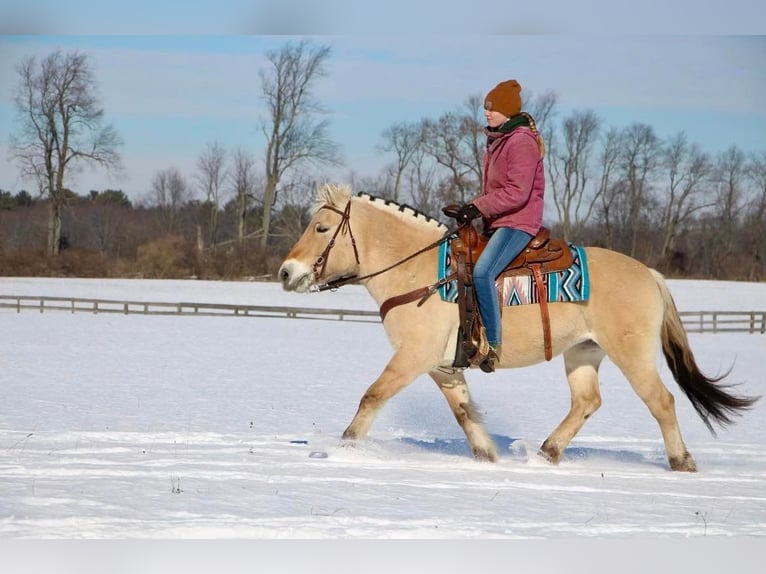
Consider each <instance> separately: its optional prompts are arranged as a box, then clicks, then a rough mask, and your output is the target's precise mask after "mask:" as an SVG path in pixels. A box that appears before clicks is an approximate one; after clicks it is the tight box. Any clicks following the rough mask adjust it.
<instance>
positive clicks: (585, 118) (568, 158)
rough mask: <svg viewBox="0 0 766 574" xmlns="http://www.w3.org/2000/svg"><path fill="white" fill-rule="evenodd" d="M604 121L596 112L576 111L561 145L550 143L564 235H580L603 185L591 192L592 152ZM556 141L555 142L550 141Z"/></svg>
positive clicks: (555, 198)
mask: <svg viewBox="0 0 766 574" xmlns="http://www.w3.org/2000/svg"><path fill="white" fill-rule="evenodd" d="M600 124H601V121H600V120H599V118H598V116H596V114H595V112H593V111H591V110H587V111H584V112H579V111H575V112H574V113H572V115H570V116H569V117H567V118H566V119H564V122H563V125H562V132H563V134H562V140H563V142H562V145H561V146H560V148H561V149H556V148H557V147H558V146H554V145H551V146H549V151H548V154H547V156H546V163H547V165H548V174H549V180H550V188H551V192H552V195H553V202H554V204H555V205H556V212H557V213H558V216H559V222H560V223H561V227H562V234H563V235H564V237H565V238H567V239H569V240H571V241H574V240H579V239H580V234H581V231H582V227H583V226H584V224H585V222H586V221H588V220H589V219H590V216H591V214H592V213H593V210H594V209H595V207H596V205H597V204H596V201H597V200H598V195H599V193H600V191H601V190H600V189H599V188H596V190H595V192H594V193H593V194H590V195H589V194H588V190H589V183H590V170H591V167H592V166H591V152H592V150H593V146H594V145H595V143H596V139H597V138H598V132H599V128H600ZM551 143H553V142H551Z"/></svg>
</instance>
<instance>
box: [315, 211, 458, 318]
mask: <svg viewBox="0 0 766 574" xmlns="http://www.w3.org/2000/svg"><path fill="white" fill-rule="evenodd" d="M319 209H329V210H330V211H334V212H335V213H337V214H338V215H340V217H341V222H340V224H339V225H338V227H336V228H335V233H333V236H332V237H331V238H330V241H329V243H328V244H327V247H325V248H324V251H322V253H321V254H320V255H319V257H318V258H317V260H316V261H315V262H314V265H313V267H312V270H313V272H314V277H315V278H316V279H319V278H320V277H322V275H324V272H325V269H326V267H327V259H328V258H329V257H330V251H332V248H333V247H334V246H335V239H336V238H337V237H338V235H339V234H341V233H342V234H343V235H346V233H348V235H349V237H350V238H351V245H352V246H353V248H354V257H355V259H356V263H357V265H358V264H359V250H358V249H357V246H356V240H355V239H354V234H353V232H352V231H351V220H350V218H351V199H349V200H348V203H346V207H345V209H343V210H340V209H338V208H336V207H333V206H331V205H323V206H321V207H320V208H319ZM461 227H463V226H462V225H461V226H458V227H457V228H455V229H450V230H448V231H447V232H446V233H445V234H444V236H443V237H442V238H440V239H439V240H437V241H434V242H433V243H429V244H428V245H426V246H425V247H423V248H422V249H418V250H417V251H415V252H414V253H411V254H410V255H408V256H407V257H404V258H403V259H400V260H399V261H396V262H395V263H392V264H391V265H389V266H387V267H384V268H383V269H379V270H378V271H375V272H373V273H368V274H367V275H362V276H359V275H346V276H343V277H338V278H337V279H333V280H331V281H325V282H324V283H315V284H314V285H312V286H311V287H309V291H312V292H319V291H327V290H331V289H338V288H339V287H342V286H343V285H349V284H351V283H358V282H360V281H364V280H365V279H371V278H373V277H377V276H378V275H382V274H383V273H385V272H387V271H390V270H391V269H393V268H395V267H398V266H399V265H402V264H403V263H406V262H407V261H409V260H410V259H413V258H414V257H417V256H418V255H421V254H422V253H425V252H426V251H430V250H431V249H434V248H436V247H438V246H439V245H441V244H442V243H444V242H445V241H448V240H449V239H450V237H451V236H452V235H454V234H455V233H456V232H457V230H458V229H460V228H461ZM317 270H319V272H318V273H317ZM454 275H455V274H453V275H452V276H449V277H445V278H443V279H441V280H439V281H437V282H436V283H434V284H432V285H427V286H425V287H420V288H418V289H415V290H413V291H410V292H408V293H404V294H402V295H397V296H395V297H391V298H390V299H388V300H386V301H384V302H383V305H381V307H380V315H381V319H384V318H385V316H386V313H388V311H389V310H390V309H391V308H392V307H396V306H397V305H402V304H404V303H409V302H410V301H414V300H415V299H421V302H420V303H419V304H418V305H420V304H422V303H423V301H425V299H427V298H428V297H429V296H430V295H431V294H432V293H434V292H435V291H436V290H437V289H438V288H439V287H441V286H442V285H446V284H447V283H449V282H450V281H451V280H452V279H454V278H455V277H454Z"/></svg>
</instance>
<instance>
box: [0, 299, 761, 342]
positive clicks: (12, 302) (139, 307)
mask: <svg viewBox="0 0 766 574" xmlns="http://www.w3.org/2000/svg"><path fill="white" fill-rule="evenodd" d="M2 309H8V310H15V311H16V312H17V313H20V312H21V311H22V310H34V311H39V312H40V313H43V312H45V311H68V312H70V313H76V312H86V313H96V314H97V313H116V314H121V315H133V314H139V315H198V316H208V317H210V316H229V317H287V318H293V319H333V320H339V321H363V322H379V321H380V316H379V315H378V312H377V311H361V310H353V309H314V308H310V307H275V306H262V305H228V304H223V303H168V302H150V301H118V300H110V299H79V298H69V297H37V296H29V295H0V310H2ZM680 315H681V320H682V321H683V323H684V327H685V328H686V330H687V331H688V332H689V333H727V332H729V333H761V334H763V333H766V311H682V312H680Z"/></svg>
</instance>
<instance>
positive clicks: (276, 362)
mask: <svg viewBox="0 0 766 574" xmlns="http://www.w3.org/2000/svg"><path fill="white" fill-rule="evenodd" d="M669 285H670V288H671V291H672V292H673V294H674V296H675V298H676V302H677V305H678V307H679V309H680V310H748V311H750V310H756V311H761V310H766V304H765V303H764V302H763V301H764V299H765V298H766V283H735V282H713V281H681V280H674V281H669ZM0 295H36V296H43V295H45V296H63V297H91V298H101V299H125V300H132V301H172V302H180V301H185V302H200V303H203V302H205V303H237V304H246V305H287V306H295V307H321V308H344V309H367V310H374V309H375V305H374V301H373V300H372V298H371V297H369V295H367V293H366V291H365V290H364V289H363V288H361V287H359V286H347V287H344V288H342V289H340V290H338V291H336V292H327V293H321V294H309V295H299V294H295V293H285V292H283V291H282V290H281V287H280V286H279V285H278V284H274V283H259V282H206V281H149V280H102V279H89V280H86V279H41V278H35V279H27V278H0ZM689 338H690V341H691V345H692V348H693V350H694V352H695V355H696V358H697V360H698V363H699V364H700V366H701V368H702V370H703V371H704V372H707V373H709V374H716V373H721V372H723V371H725V370H726V369H727V368H728V367H729V366H731V365H732V363H733V364H734V367H733V371H732V375H731V378H730V380H731V382H733V383H737V384H741V386H740V387H739V388H738V391H741V392H743V393H746V394H751V395H752V394H756V395H762V394H765V393H766V381H765V380H764V377H763V359H764V351H766V336H764V335H761V334H752V335H751V334H730V333H727V334H721V333H719V334H690V336H689ZM0 349H2V351H0V389H2V391H0V393H1V394H0V397H2V401H0V539H3V540H15V541H17V542H18V541H20V540H22V539H29V540H32V541H34V540H50V539H54V540H82V539H88V540H90V539H110V540H113V541H117V540H134V541H135V540H149V539H152V540H158V539H159V540H171V539H175V540H177V539H185V540H189V539H192V540H201V539H216V540H222V539H229V540H232V539H238V540H242V539H247V540H261V541H267V540H275V539H289V540H297V539H300V540H326V541H328V543H329V541H338V540H349V539H356V540H368V541H369V540H381V539H400V540H403V539H407V540H412V539H419V540H423V539H429V540H439V539H441V540H448V541H451V542H450V544H447V545H442V546H438V547H437V548H438V549H440V550H441V551H444V552H446V554H445V555H446V556H450V552H453V553H455V554H454V556H455V558H450V559H448V564H447V566H452V567H457V564H459V563H461V564H462V562H460V558H459V557H460V556H462V553H463V552H466V553H474V552H476V551H477V550H475V549H474V548H473V547H465V546H461V545H460V544H458V545H457V546H455V545H454V543H455V542H465V541H469V540H473V541H477V542H479V541H487V540H490V539H503V540H506V541H507V542H508V541H511V540H524V541H525V546H524V548H527V549H529V548H530V546H528V545H529V544H532V546H531V548H533V555H532V556H530V555H528V554H526V553H524V552H521V553H516V556H515V558H516V559H517V560H520V559H521V560H527V559H533V558H534V560H533V562H531V563H534V564H537V565H538V567H539V569H537V570H535V571H546V572H547V571H548V570H547V568H548V565H550V567H551V568H555V566H556V564H557V562H556V561H551V560H552V557H550V556H549V557H547V558H545V557H544V556H541V555H538V552H540V553H542V554H543V555H546V554H549V553H550V545H544V544H543V545H538V546H535V545H534V544H535V541H537V542H538V543H540V542H542V543H544V542H546V541H551V540H556V541H565V542H564V546H565V547H567V548H570V549H571V550H570V554H569V556H570V560H571V565H572V566H573V567H574V566H575V565H576V564H579V562H578V559H579V558H581V557H580V554H579V552H584V553H586V554H587V553H589V552H594V551H595V550H594V546H592V545H591V546H589V545H588V544H589V543H588V541H590V540H597V541H599V542H602V543H603V542H604V541H606V540H612V541H614V542H613V544H612V545H611V546H608V548H610V549H611V550H612V551H614V552H616V553H617V554H616V555H617V556H619V555H620V553H621V552H622V549H624V548H628V547H629V548H631V549H633V550H631V551H634V550H635V549H636V548H638V549H641V548H642V546H641V544H645V543H646V541H647V540H648V541H650V542H652V543H654V544H660V545H662V544H663V541H665V542H666V541H680V540H685V541H690V540H695V539H701V538H704V539H705V540H707V541H710V540H715V539H726V540H731V541H733V542H731V544H732V545H735V551H734V552H731V551H732V547H731V546H726V547H723V548H724V550H723V552H721V551H720V550H721V546H720V545H716V544H714V543H712V546H711V543H707V544H706V545H705V546H704V549H706V550H705V551H704V552H703V555H704V556H705V560H702V561H701V562H700V564H699V566H700V567H703V568H704V567H712V566H713V565H715V564H718V563H717V562H716V560H717V559H718V558H719V556H722V555H726V553H727V552H731V553H733V554H735V555H736V556H739V558H740V559H745V558H746V557H747V556H748V552H749V551H753V552H754V547H753V546H748V545H747V541H748V540H753V539H755V540H759V539H760V538H761V537H764V536H766V440H765V439H766V401H763V400H762V401H759V402H758V403H757V404H756V406H755V407H754V408H753V409H752V410H751V411H750V412H747V413H745V414H744V415H743V416H742V417H741V418H739V419H738V420H737V422H736V424H735V425H733V426H731V427H729V428H727V429H722V430H719V431H718V437H717V438H716V437H713V436H711V435H710V433H709V432H708V431H707V429H706V427H705V425H704V424H703V423H702V421H701V420H700V419H699V417H698V416H697V415H696V413H695V412H694V410H693V409H692V407H691V405H690V403H689V401H688V400H687V399H686V398H685V397H684V396H683V395H682V393H681V392H680V390H679V388H678V387H677V386H676V384H675V383H674V382H673V381H672V379H671V378H670V376H669V373H668V371H667V369H666V368H665V367H664V364H663V366H662V370H661V373H662V374H663V378H664V380H665V382H666V384H667V385H668V388H669V389H670V390H671V392H673V393H674V395H675V396H676V407H677V411H678V418H679V424H680V427H681V431H682V433H683V435H684V438H685V440H686V443H687V446H688V448H689V450H690V452H691V453H692V454H693V455H694V457H695V458H696V461H697V464H698V467H699V472H698V473H696V474H684V473H674V472H671V471H669V469H668V465H667V461H666V458H665V452H664V448H663V444H662V441H661V438H660V436H659V428H658V426H657V425H656V423H655V421H654V419H652V417H651V415H650V414H649V411H648V410H647V409H646V407H645V406H644V405H643V403H641V401H640V400H639V399H638V397H637V396H636V395H635V394H634V393H633V391H632V390H631V389H630V387H629V385H628V384H627V382H626V381H625V379H624V378H623V377H622V375H621V374H620V373H619V371H617V370H616V369H615V368H614V367H613V365H612V364H611V363H609V362H606V363H605V364H604V365H603V367H602V374H601V386H602V397H603V406H602V407H601V409H600V410H599V411H598V412H597V413H596V414H595V415H594V416H593V417H592V418H591V419H590V420H589V421H588V422H587V424H586V425H585V427H584V428H583V429H582V431H581V432H580V434H579V435H578V436H576V437H575V439H574V440H573V442H572V444H571V445H570V447H569V448H568V449H567V450H566V452H565V454H564V457H563V460H562V462H561V463H560V464H559V465H558V466H552V465H550V464H548V463H547V462H545V461H544V460H542V459H541V458H539V457H538V456H537V454H536V452H537V449H538V447H539V445H540V444H541V443H542V441H543V440H544V439H545V438H546V436H547V435H548V433H550V431H551V430H552V429H553V428H554V427H555V426H556V425H557V424H558V422H559V421H560V420H561V418H562V417H563V416H564V414H565V413H566V411H567V409H568V406H569V390H568V387H567V384H566V379H565V376H564V369H563V362H562V360H561V358H560V357H559V358H554V360H552V361H551V362H550V363H546V364H540V365H536V366H534V367H529V368H526V369H519V370H515V371H511V370H504V371H498V372H497V373H495V374H494V375H486V374H484V373H481V372H480V371H478V370H475V371H474V370H472V371H470V372H469V373H468V375H467V377H468V380H469V386H470V388H471V392H472V394H473V398H474V400H475V401H476V402H477V403H478V405H479V407H480V408H481V411H482V413H483V414H484V418H485V423H486V426H487V429H488V430H489V432H490V433H491V434H492V436H493V438H494V439H495V440H496V442H497V445H498V449H499V451H500V457H501V458H500V460H499V462H497V463H496V464H489V463H479V462H475V461H474V460H473V459H472V458H471V456H470V452H469V449H468V447H467V443H466V440H465V437H464V435H463V433H462V431H461V429H460V427H459V426H458V425H457V423H456V422H455V421H454V419H453V417H452V414H451V413H450V411H449V408H448V407H447V404H446V402H445V401H444V399H443V397H442V395H441V393H440V392H439V391H438V389H437V388H436V386H435V385H434V384H433V382H432V381H431V380H430V379H429V378H427V377H423V378H421V379H418V380H416V381H415V382H414V383H413V384H412V385H410V386H409V387H408V388H406V389H405V390H404V391H402V392H401V393H400V394H399V395H397V396H396V397H394V398H393V399H392V400H391V401H389V403H388V404H387V405H386V406H385V407H384V408H383V410H382V411H381V412H380V414H379V415H378V418H377V419H376V420H375V422H374V424H373V426H372V429H371V432H370V435H369V437H368V438H367V439H365V440H363V441H359V442H357V443H356V444H354V445H353V446H350V445H345V444H343V443H342V441H341V440H340V436H341V434H342V432H343V430H344V429H345V427H346V426H347V425H348V423H349V422H350V420H351V418H352V416H353V414H354V412H355V410H356V407H357V405H358V401H359V399H360V398H361V396H362V394H363V392H364V391H365V389H366V388H367V386H368V385H369V384H370V383H371V382H372V381H373V380H374V379H375V377H376V376H377V375H378V374H379V372H380V370H381V369H382V368H383V367H384V365H385V364H386V362H387V361H388V358H389V357H390V354H391V352H390V347H389V345H388V342H387V339H386V337H385V333H384V331H383V328H382V326H381V325H380V324H378V323H376V322H353V321H334V320H307V319H292V318H262V317H261V318H255V317H202V316H198V317H194V316H170V317H169V316H158V317H153V316H141V315H127V316H124V315H107V314H98V315H96V314H91V313H74V314H72V313H68V312H61V311H51V312H45V313H39V312H37V311H32V310H28V311H22V312H21V313H16V312H15V311H13V310H0ZM658 360H659V355H658ZM312 453H320V454H314V455H313V456H312ZM325 453H326V455H327V457H326V458H320V457H321V456H322V455H323V454H325ZM625 541H629V542H630V543H631V545H630V546H625V545H623V544H622V543H624V542H625ZM634 543H635V544H638V546H635V544H634ZM743 543H744V544H745V546H744V549H743V548H742V546H741V545H742V544H743ZM558 544H559V542H557V545H558ZM567 545H571V546H567ZM583 545H584V546H583ZM22 548H23V546H22ZM33 548H34V546H33ZM117 548H118V553H119V550H120V547H119V546H118V547H117ZM171 548H173V547H172V546H171ZM182 548H183V549H184V551H183V553H184V555H185V556H187V558H188V557H190V556H195V554H194V551H195V550H197V548H196V547H191V550H189V548H190V547H189V546H188V545H186V546H183V547H182ZM290 548H293V547H290ZM303 548H305V547H303ZM308 548H314V546H309V547H308ZM321 548H324V550H318V551H317V552H318V554H317V556H319V557H321V556H325V555H326V556H325V557H326V559H327V560H328V562H329V564H331V565H332V564H335V565H337V564H338V562H337V560H338V557H337V554H336V553H334V552H333V551H332V548H337V547H334V546H330V547H329V548H330V550H329V551H328V550H327V546H323V547H321ZM356 548H357V550H360V551H365V549H367V548H368V547H366V546H356ZM389 548H391V547H389ZM393 548H399V547H393ZM405 548H406V547H405ZM421 548H422V547H421ZM460 548H462V549H463V550H462V551H461V550H459V549H460ZM480 548H481V547H480ZM511 548H514V547H511ZM515 548H518V547H515ZM583 548H585V549H586V550H583ZM649 548H650V552H652V551H654V548H655V547H654V546H650V547H649ZM701 548H703V547H702V546H701V545H696V546H693V547H692V550H689V552H692V553H696V556H697V557H699V556H700V554H699V553H700V549H701ZM587 549H589V550H587ZM122 550H124V548H123V549H122ZM187 550H189V552H187ZM238 550H242V548H240V547H234V549H233V552H234V554H229V557H231V556H234V555H237V554H236V553H237V551H238ZM262 550H263V556H271V555H272V553H274V552H275V550H274V548H272V547H268V546H267V547H266V548H265V549H262ZM371 550H372V552H373V554H374V553H375V552H379V551H380V550H381V549H380V547H377V546H373V547H372V549H371ZM411 550H412V548H411ZM414 550H415V551H417V547H415V548H414ZM664 550H666V549H664V548H663V551H664ZM485 551H486V552H487V554H486V555H487V556H489V557H492V556H493V555H494V553H497V552H498V551H497V547H494V546H493V547H489V548H485V549H484V550H481V552H485ZM650 552H647V554H649V553H650ZM683 552H684V556H683V559H682V560H681V557H679V560H681V561H682V562H683V564H684V565H685V566H684V567H686V566H688V564H689V560H690V557H689V556H688V555H687V554H686V553H687V551H686V550H684V551H683ZM245 554H247V551H245ZM299 554H300V553H299ZM381 554H382V558H381V562H380V564H384V563H386V561H388V562H389V563H390V561H392V560H395V559H396V558H395V557H392V556H391V555H390V553H389V552H385V551H383V552H382V553H381ZM500 554H501V557H502V560H503V561H504V565H505V567H506V568H507V567H508V566H509V565H511V564H513V563H512V562H508V561H507V559H508V557H507V556H504V554H505V552H504V551H500ZM554 554H555V553H554ZM440 555H441V554H440ZM279 556H280V557H281V558H280V560H281V562H280V563H281V564H283V565H284V564H287V563H289V562H290V560H291V559H286V558H285V557H284V555H283V554H282V553H281V552H279ZM666 556H670V557H671V558H669V559H670V560H672V557H673V555H672V552H671V553H670V554H667V553H666ZM24 557H29V554H27V553H26V552H24V553H23V554H22V562H23V558H24ZM743 557H744V558H743ZM303 558H304V559H306V560H308V561H309V563H311V561H312V559H311V558H310V557H308V558H307V556H306V555H305V554H304V555H303ZM293 559H295V560H297V559H299V557H297V556H296V557H293ZM318 559H319V558H318ZM582 560H583V561H584V560H585V557H584V556H583V557H582ZM438 563H439V562H438V560H437V561H436V562H431V563H430V564H431V566H434V565H435V564H438ZM679 563H680V562H679ZM195 564H197V565H199V564H200V562H195ZM518 564H519V563H517V565H518ZM663 564H664V565H667V564H666V563H664V562H663ZM743 564H744V566H743V567H738V571H740V572H744V571H749V570H747V564H748V563H747V562H746V561H745V562H744V563H743ZM750 564H752V562H751V563H750ZM558 566H559V568H560V567H561V562H558ZM126 567H127V566H126ZM466 567H468V566H466ZM296 568H298V566H296ZM371 568H373V570H374V568H375V565H373V566H371ZM743 568H744V569H743ZM427 569H428V570H429V571H430V570H431V568H428V567H427ZM373 570H371V569H370V567H368V568H367V569H366V570H363V571H366V572H369V571H373ZM698 570H699V568H698ZM80 571H82V570H80ZM144 571H145V570H144ZM286 571H300V569H296V570H286ZM483 571H487V570H486V568H485V569H484V570H483ZM520 571H531V570H524V569H523V568H522V569H521V570H520ZM552 571H553V570H552ZM556 571H560V570H556ZM622 571H629V570H625V569H624V568H623V570H622ZM637 571H640V570H637ZM690 571H691V570H690ZM753 571H755V570H753Z"/></svg>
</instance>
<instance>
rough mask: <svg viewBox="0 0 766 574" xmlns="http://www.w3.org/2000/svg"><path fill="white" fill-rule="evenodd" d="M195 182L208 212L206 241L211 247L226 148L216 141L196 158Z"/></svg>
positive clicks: (214, 242)
mask: <svg viewBox="0 0 766 574" xmlns="http://www.w3.org/2000/svg"><path fill="white" fill-rule="evenodd" d="M197 170H198V171H197V184H198V185H199V187H200V189H201V190H202V192H203V194H204V197H205V202H206V208H207V209H208V210H209V212H210V213H209V214H208V233H207V235H208V242H209V244H210V247H211V248H212V249H215V247H216V245H217V244H218V218H219V215H220V210H221V194H222V193H223V184H224V182H225V180H226V149H225V148H224V147H223V146H222V145H221V144H220V143H218V142H210V143H208V144H207V146H206V147H205V150H204V151H203V152H202V154H200V156H199V158H197Z"/></svg>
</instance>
